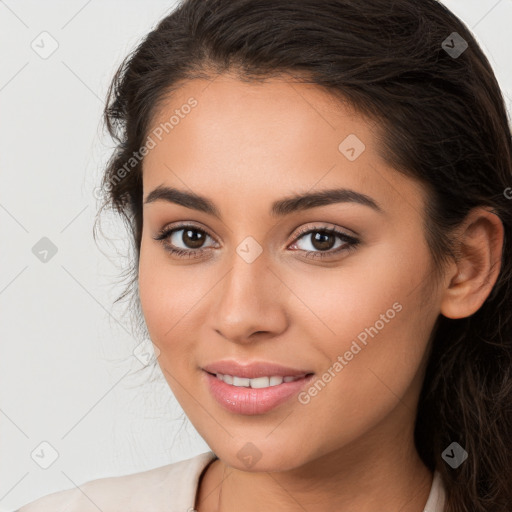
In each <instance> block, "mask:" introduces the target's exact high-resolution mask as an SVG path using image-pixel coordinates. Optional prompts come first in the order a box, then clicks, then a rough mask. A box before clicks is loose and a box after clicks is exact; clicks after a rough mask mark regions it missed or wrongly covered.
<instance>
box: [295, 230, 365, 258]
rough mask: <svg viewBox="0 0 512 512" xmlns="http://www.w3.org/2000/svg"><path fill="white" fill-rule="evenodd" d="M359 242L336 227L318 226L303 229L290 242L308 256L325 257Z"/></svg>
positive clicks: (346, 249)
mask: <svg viewBox="0 0 512 512" xmlns="http://www.w3.org/2000/svg"><path fill="white" fill-rule="evenodd" d="M338 241H339V242H338ZM337 242H338V243H337ZM359 243H360V240H358V239H356V238H354V237H352V236H349V235H347V234H345V233H343V232H341V231H338V230H337V229H333V228H327V227H323V226H318V227H313V228H310V229H307V230H306V229H303V230H302V231H301V232H300V233H299V236H297V238H296V241H295V242H294V243H293V244H292V248H298V249H300V250H302V251H303V252H305V253H306V256H307V257H308V258H326V257H329V256H333V255H336V254H338V253H341V252H346V251H350V250H353V249H355V248H356V246H357V245H358V244H359Z"/></svg>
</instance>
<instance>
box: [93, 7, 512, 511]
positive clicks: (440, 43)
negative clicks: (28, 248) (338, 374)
mask: <svg viewBox="0 0 512 512" xmlns="http://www.w3.org/2000/svg"><path fill="white" fill-rule="evenodd" d="M454 33H456V34H454ZM466 45H467V47H466ZM454 49H455V50H454ZM228 71H229V72H231V73H235V74H236V75H237V76H238V77H240V79H242V80H248V81H251V80H254V81H256V80H259V79H263V78H265V77H272V76H278V75H280V74H284V73H294V74H296V75H297V76H301V77H303V78H304V77H306V78H304V80H307V81H309V82H310V83H314V84H317V85H320V86H322V87H325V88H326V89H327V90H329V91H330V92H331V93H333V94H336V95H338V96H339V98H340V100H342V101H348V103H349V104H350V105H352V106H353V107H354V108H355V109H357V111H358V112H360V113H361V114H363V115H365V116H367V117H369V118H370V119H372V120H374V121H375V122H376V123H377V125H378V126H379V127H380V128H381V134H382V137H381V141H382V149H383V154H382V156H383V158H384V159H385V160H386V161H387V162H388V163H389V164H390V165H391V166H392V167H394V168H395V169H396V170H397V171H399V172H402V173H404V174H405V175H407V176H409V177H412V178H414V179H416V180H419V181H421V182H422V183H423V184H424V186H425V187H426V189H427V190H428V192H429V204H428V208H427V215H426V219H425V234H426V239H427V241H428V244H429V247H430V251H431V254H432V258H433V260H432V261H433V262H434V263H435V266H434V268H435V269H437V270H440V269H441V268H442V264H443V262H445V261H446V260H447V259H448V258H451V257H453V242H454V240H453V238H452V237H451V236H450V235H451V233H452V228H454V227H456V226H458V225H459V224H460V223H461V222H462V221H463V220H464V218H465V217H466V215H467V214H468V212H469V210H470V209H472V208H473V207H476V206H479V205H485V206H489V207H491V208H492V210H493V211H494V212H495V213H496V215H498V216H499V217H500V219H501V221H502V223H503V226H504V229H505V240H504V249H503V255H502V261H501V270H500V274H499V276H498V279H497V282H496V283H495V286H494V287H493V289H492V292H491V293H490V295H489V296H488V298H487V300H486V301H485V302H484V304H483V305H482V306H481V308H480V309H479V310H478V311H477V312H476V313H474V314H473V315H471V316H469V317H467V318H462V319H457V320H453V319H448V318H446V317H444V316H442V315H440V316H439V318H438V320H437V322H436V326H435V328H434V331H433V333H432V336H433V338H432V339H433V341H432V347H431V348H432V350H431V353H430V357H429V362H428V367H427V371H426V376H425V380H424V384H423V388H422V391H421V396H420V401H419V406H418V413H417V420H416V424H415V443H416V448H417V450H418V452H419V454H420V456H421V458H422V460H423V461H424V463H425V464H426V466H427V467H428V468H429V469H430V470H431V471H433V470H434V469H437V470H439V472H440V473H441V476H442V480H443V483H444V485H445V488H446V491H447V503H446V509H445V510H446V512H491V511H492V512H494V511H496V512H504V511H506V510H507V511H510V510H512V286H511V283H512V253H511V241H512V200H511V197H512V189H511V188H510V187H512V141H511V131H510V125H509V121H508V119H507V113H506V108H505V104H504V99H503V96H502V94H501V91H500V88H499V86H498V83H497V80H496V78H495V75H494V73H493V70H492V68H491V66H490V64H489V61H488V60H487V58H486V57H485V55H484V53H483V52H482V50H481V48H480V47H479V45H478V44H477V42H476V40H475V39H474V37H473V36H472V34H471V33H470V31H469V29H468V28H467V27H466V25H465V24H464V23H462V22H461V21H460V20H459V19H458V18H457V17H456V16H455V15H454V14H452V13H451V12H450V11H449V10H448V9H447V8H446V7H444V6H443V5H442V4H440V3H439V2H437V1H435V0H421V1H418V0H394V1H392V2H390V1H389V0H365V1H364V2H361V1H359V0H300V1H295V2H290V1H289V0H186V1H183V2H182V3H180V4H179V5H178V7H177V8H176V9H174V10H173V11H172V12H171V13H170V14H169V15H168V16H167V17H165V18H164V19H163V20H162V21H161V22H160V23H159V24H158V25H157V26H156V28H155V29H154V30H153V31H151V32H150V33H149V34H148V35H147V36H146V37H145V38H144V40H143V41H142V42H141V43H140V44H139V46H138V47H137V48H136V49H135V50H134V51H133V52H132V53H131V54H130V55H128V56H127V57H126V59H125V60H124V61H123V63H122V64H121V66H120V67H119V69H118V71H117V73H116V75H115V77H114V80H113V81H112V84H111V86H110V89H109V92H108V98H107V105H106V107H105V112H104V116H105V122H106V126H107V127H108V130H109V133H110V135H111V136H112V137H113V138H114V140H115V141H116V144H117V148H116V150H115V152H114V154H113V155H112V158H111V159H110V161H109V162H108V165H107V167H106V170H105V173H104V176H103V179H102V183H101V192H102V193H103V204H102V207H101V209H100V213H101V211H102V210H103V209H104V208H111V209H112V210H114V211H115V212H117V213H119V214H121V216H122V217H123V219H124V221H125V222H126V224H127V227H128V228H129V230H130V233H131V235H130V236H131V238H132V240H133V248H134V258H133V266H131V267H130V268H129V269H127V272H126V277H128V278H129V279H130V282H129V283H128V285H127V287H126V289H125V292H124V293H123V295H121V297H119V299H118V300H121V299H123V298H125V297H126V296H128V295H131V297H132V299H133V302H132V305H133V307H134V308H135V310H136V311H137V315H138V318H139V320H140V321H142V322H143V320H142V317H141V315H140V304H139V301H138V296H137V269H138V259H139V250H140V241H141V232H142V179H141V170H142V162H143V159H142V158H139V157H138V156H140V149H141V148H142V147H143V146H144V144H145V143H146V142H147V136H148V129H149V126H150V123H151V120H152V116H153V115H154V114H155V112H156V109H157V108H158V106H159V104H160V103H159V102H160V101H161V100H163V99H164V98H165V97H167V96H168V95H169V94H170V93H171V94H172V91H173V90H176V89H177V88H179V86H180V84H182V83H183V82H184V81H186V80H191V79H194V78H199V77H201V78H210V79H212V78H214V77H215V76H218V74H220V73H223V72H228ZM134 155H135V157H134ZM127 162H131V163H130V164H129V165H127ZM95 228H96V226H95ZM454 441H456V442H457V443H459V444H460V445H461V446H462V447H463V448H464V449H465V450H466V452H467V453H468V458H467V459H466V460H465V461H464V462H463V463H462V464H461V465H460V466H459V467H457V468H455V469H454V468H452V467H451V466H449V465H448V464H447V463H446V462H445V461H444V460H443V458H442V452H443V451H444V450H445V448H447V447H448V446H449V445H450V444H451V443H452V442H454Z"/></svg>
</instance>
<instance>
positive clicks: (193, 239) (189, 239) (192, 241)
mask: <svg viewBox="0 0 512 512" xmlns="http://www.w3.org/2000/svg"><path fill="white" fill-rule="evenodd" d="M190 233H195V236H193V235H190ZM181 239H182V241H183V243H184V244H185V245H188V246H191V248H192V249H197V248H199V247H201V245H202V244H203V242H204V234H203V233H201V232H200V231H197V230H196V229H184V230H183V235H182V237H181Z"/></svg>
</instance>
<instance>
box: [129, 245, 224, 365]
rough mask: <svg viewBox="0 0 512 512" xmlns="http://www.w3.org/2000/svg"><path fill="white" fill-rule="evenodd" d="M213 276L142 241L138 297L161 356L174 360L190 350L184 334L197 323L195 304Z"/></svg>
mask: <svg viewBox="0 0 512 512" xmlns="http://www.w3.org/2000/svg"><path fill="white" fill-rule="evenodd" d="M215 278H216V274H215V275H212V272H211V270H210V271H208V270H207V265H206V266H204V268H202V269H198V266H197V265H194V264H183V265H179V264H176V263H173V262H170V261H169V256H168V255H167V254H166V253H165V251H164V250H163V249H161V248H158V247H156V248H154V247H152V244H151V241H149V242H144V241H143V242H142V244H141V253H140V262H139V279H138V282H139V297H140V302H141V307H142V312H143V314H144V319H145V321H146V325H147V328H148V332H149V334H150V336H151V339H152V340H153V342H154V343H156V344H157V346H158V347H159V349H160V351H161V357H160V359H162V360H167V359H168V360H169V361H171V360H173V361H176V358H174V357H173V356H174V355H175V354H176V353H177V352H178V351H179V352H180V353H181V352H182V353H183V354H182V356H183V357H185V356H186V352H191V351H192V350H193V344H192V343H190V342H189V340H187V337H188V338H190V333H194V329H195V330H197V326H198V325H200V322H198V319H197V311H198V303H200V301H201V300H202V299H203V300H204V297H205V295H206V294H207V292H208V290H209V289H210V288H212V286H213V285H214V284H215V282H216V279H215ZM194 326H195V327H194ZM177 341H183V342H182V343H177ZM185 341H187V342H186V343H185Z"/></svg>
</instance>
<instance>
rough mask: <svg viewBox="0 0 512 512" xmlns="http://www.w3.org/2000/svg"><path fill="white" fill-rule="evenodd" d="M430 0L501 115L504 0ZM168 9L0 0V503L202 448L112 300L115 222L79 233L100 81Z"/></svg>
mask: <svg viewBox="0 0 512 512" xmlns="http://www.w3.org/2000/svg"><path fill="white" fill-rule="evenodd" d="M443 3H444V4H445V5H446V6H447V7H448V8H450V9H451V10H452V11H453V12H454V13H455V14H456V15H458V16H459V17H460V18H461V19H462V20H463V21H464V22H465V23H466V24H467V25H468V27H469V28H470V29H471V30H472V31H473V33H474V35H475V37H476V39H477V41H478V42H479V44H480V45H481V46H482V48H483V50H484V52H485V53H486V55H487V56H488V58H489V60H490V62H491V65H492V66H493V68H494V70H495V73H496V75H497V78H498V81H499V83H500V85H501V88H502V91H503V92H504V93H505V94H506V96H507V99H506V101H507V105H508V109H509V113H511V112H512V66H511V62H512V32H511V30H510V25H511V22H512V0H446V1H444V2H443ZM174 6H175V2H173V1H163V0H150V1H144V2H142V1H139V2H136V1H135V0H124V1H120V0H102V1H99V0H88V1H86V0H66V1H64V0H61V1H54V0H46V1H45V2H41V1H37V0H30V1H29V0H18V1H15V0H5V1H2V0H0V34H1V36H0V38H1V45H0V62H1V66H0V112H1V117H0V170H1V185H0V226H1V249H0V269H1V272H0V314H1V322H0V336H1V338H0V339H1V344H0V351H1V352H0V375H1V385H0V511H12V510H15V509H16V508H18V507H19V506H21V505H23V504H25V503H28V502H29V501H32V500H34V499H36V498H38V497H40V496H42V495H45V494H48V493H50V492H55V491H58V490H62V489H69V488H72V487H74V486H75V485H80V484H82V483H84V482H86V481H88V480H92V479H96V478H101V477H104V476H113V475H122V474H128V473H133V472H138V471H143V470H146V469H151V468H154V467H157V466H161V465H164V464H168V463H171V462H175V461H178V460H182V459H185V458H189V457H192V456H194V455H196V454H198V453H201V452H204V451H206V450H208V446H207V445H206V443H205V442H204V440H203V439H202V438H201V437H200V436H199V435H198V434H197V432H196V430H195V429H194V427H193V426H192V425H191V424H190V422H188V420H184V416H183V411H182V409H181V407H180V406H179V404H178V403H177V402H176V400H175V399H174V397H173V396H172V394H171V392H170V390H169V388H168V386H167V383H166V382H165V380H164V379H163V377H160V378H159V379H156V380H150V379H149V377H150V376H151V375H152V373H151V371H149V370H150V367H149V366H148V367H145V360H144V355H143V354H144V352H143V351H141V352H136V353H137V354H139V356H140V359H142V360H140V359H139V358H137V357H136V355H134V353H133V351H134V349H135V348H136V347H137V346H138V345H139V343H141V342H142V341H143V340H137V339H134V338H133V337H132V336H131V332H130V322H129V319H128V318H126V317H123V316H122V314H123V308H122V307H118V306H116V307H113V306H112V303H113V300H114V299H115V298H116V297H117V296H118V295H119V293H120V292H121V291H122V286H121V284H120V282H119V279H118V275H119V273H120V271H121V270H122V269H123V267H124V266H126V264H127V261H126V259H123V256H122V255H123V252H124V251H127V250H128V247H129V245H128V244H129V239H128V236H127V233H126V232H125V231H124V228H123V225H122V224H121V223H120V222H117V221H116V220H115V219H114V220H113V221H112V222H111V223H108V222H105V224H104V225H105V229H106V234H107V235H108V236H109V237H110V238H111V239H113V242H112V243H111V244H110V245H109V243H108V241H103V240H101V239H100V240H98V243H96V242H95V241H94V239H93V236H92V226H93V223H94V218H95V215H96V209H97V206H98V204H97V201H96V198H95V196H94V193H93V191H94V188H95V187H96V186H97V185H98V184H99V179H100V176H101V172H102V166H103V165H104V164H105V162H106V161H107V159H108V157H109V156H110V151H111V149H112V143H111V141H110V140H109V139H108V137H107V136H106V135H105V134H104V132H103V126H102V119H101V114H102V109H103V104H104V100H105V96H106V91H107V87H108V85H109V83H110V80H111V78H112V76H113V74H114V71H115V70H116V69H117V67H118V65H119V64H120V63H121V60H122V59H123V58H124V57H125V56H126V55H127V54H128V53H129V52H130V51H131V50H132V49H133V48H134V47H135V46H136V44H137V43H138V42H139V41H140V39H141V38H142V37H143V36H144V35H145V34H146V33H147V32H148V31H150V30H151V29H152V28H153V27H154V26H155V25H156V23H157V22H158V21H159V20H160V19H161V18H163V17H164V16H165V15H166V14H167V13H168V12H169V11H170V10H172V8H173V7H174ZM447 36H448V34H447ZM440 43H441V42H440ZM510 185H511V186H512V183H511V184H510ZM107 228H108V229H107ZM118 253H119V256H118V255H117V254H118ZM140 368H145V370H144V371H143V372H142V373H140V372H137V370H138V369H140ZM156 375H157V376H158V373H157V374H156ZM146 377H147V378H146ZM45 466H47V468H46V469H45Z"/></svg>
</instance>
